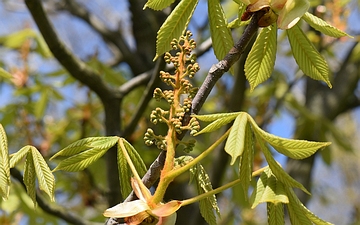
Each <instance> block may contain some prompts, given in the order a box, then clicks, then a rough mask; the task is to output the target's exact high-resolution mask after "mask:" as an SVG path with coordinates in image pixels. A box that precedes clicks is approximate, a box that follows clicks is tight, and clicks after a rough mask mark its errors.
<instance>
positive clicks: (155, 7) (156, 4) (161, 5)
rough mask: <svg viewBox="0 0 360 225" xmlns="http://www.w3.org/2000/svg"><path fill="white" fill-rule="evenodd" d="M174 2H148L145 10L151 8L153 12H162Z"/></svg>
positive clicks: (152, 0)
mask: <svg viewBox="0 0 360 225" xmlns="http://www.w3.org/2000/svg"><path fill="white" fill-rule="evenodd" d="M174 1H175V0H148V1H147V2H146V4H145V6H144V9H146V8H147V7H149V8H150V9H153V10H162V9H164V8H166V7H168V6H169V5H171V3H173V2H174Z"/></svg>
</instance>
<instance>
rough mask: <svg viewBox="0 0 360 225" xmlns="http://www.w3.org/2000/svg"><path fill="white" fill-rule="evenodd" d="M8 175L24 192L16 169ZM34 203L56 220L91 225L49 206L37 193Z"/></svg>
mask: <svg viewBox="0 0 360 225" xmlns="http://www.w3.org/2000/svg"><path fill="white" fill-rule="evenodd" d="M10 173H11V176H12V177H14V178H15V179H16V180H17V181H19V182H20V184H21V185H22V186H23V188H24V189H25V190H26V186H25V184H24V181H23V176H22V175H21V173H20V171H19V170H17V169H16V168H11V169H10ZM36 202H37V203H38V205H39V207H40V208H41V209H42V210H44V211H45V212H47V213H49V214H51V215H53V216H56V217H58V218H61V219H63V220H64V221H66V222H68V223H70V224H75V225H90V224H92V223H90V222H89V221H86V220H84V219H83V218H82V217H80V216H77V215H75V214H73V213H71V212H69V211H68V210H66V209H64V208H62V207H60V206H55V205H52V204H49V203H48V202H46V200H45V199H44V197H43V196H41V195H39V194H38V193H36Z"/></svg>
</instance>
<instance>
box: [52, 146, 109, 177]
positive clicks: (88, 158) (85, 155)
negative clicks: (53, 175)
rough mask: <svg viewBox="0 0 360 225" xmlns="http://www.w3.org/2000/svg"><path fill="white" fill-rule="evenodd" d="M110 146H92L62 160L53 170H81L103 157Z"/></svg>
mask: <svg viewBox="0 0 360 225" xmlns="http://www.w3.org/2000/svg"><path fill="white" fill-rule="evenodd" d="M107 150H108V148H105V149H102V148H90V149H87V150H85V151H82V152H80V153H78V154H76V155H73V156H70V157H68V158H66V159H64V160H62V161H61V162H60V163H59V165H57V166H56V167H55V169H53V172H55V171H58V170H64V171H68V172H75V171H81V170H83V169H85V168H86V167H88V166H89V165H90V164H92V163H93V162H95V161H96V160H98V159H99V158H101V157H102V156H103V155H104V154H105V153H106V151H107Z"/></svg>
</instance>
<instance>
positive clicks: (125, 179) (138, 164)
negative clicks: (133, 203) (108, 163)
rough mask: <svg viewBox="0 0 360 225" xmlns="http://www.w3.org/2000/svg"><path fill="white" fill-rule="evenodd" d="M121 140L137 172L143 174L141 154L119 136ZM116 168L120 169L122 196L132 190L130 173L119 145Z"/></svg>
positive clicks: (144, 171)
mask: <svg viewBox="0 0 360 225" xmlns="http://www.w3.org/2000/svg"><path fill="white" fill-rule="evenodd" d="M121 141H122V142H123V143H124V146H125V150H126V152H127V153H128V155H129V157H130V159H131V162H132V164H133V165H134V167H135V169H136V171H137V173H138V174H139V176H140V177H141V176H143V175H144V174H145V173H146V171H147V169H146V165H145V163H144V161H143V160H142V158H141V156H140V155H139V153H138V152H137V151H136V149H135V148H134V147H133V146H132V145H131V144H130V143H129V142H128V141H126V140H125V139H123V138H121ZM118 168H119V171H120V174H119V176H120V177H119V179H120V183H121V193H122V195H123V196H127V195H129V193H130V192H131V191H132V188H131V186H130V178H131V177H132V173H131V170H130V167H129V165H128V162H127V160H126V157H125V155H124V153H123V151H122V149H121V147H120V145H118Z"/></svg>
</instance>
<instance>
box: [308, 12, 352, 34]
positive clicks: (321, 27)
mask: <svg viewBox="0 0 360 225" xmlns="http://www.w3.org/2000/svg"><path fill="white" fill-rule="evenodd" d="M301 18H302V19H303V20H305V21H306V22H307V23H308V24H309V25H310V26H311V27H313V28H314V29H315V30H317V31H320V32H321V33H323V34H325V35H328V36H331V37H334V38H340V37H344V36H349V37H351V36H350V35H348V34H347V33H345V32H344V31H342V30H339V29H337V28H336V27H334V26H331V25H330V24H328V23H327V22H325V21H324V20H322V19H320V18H319V17H317V16H314V15H313V14H311V13H309V12H306V13H305V14H304V15H303V17H301Z"/></svg>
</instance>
